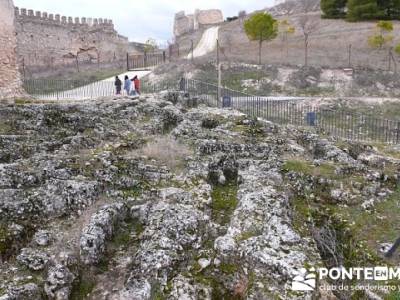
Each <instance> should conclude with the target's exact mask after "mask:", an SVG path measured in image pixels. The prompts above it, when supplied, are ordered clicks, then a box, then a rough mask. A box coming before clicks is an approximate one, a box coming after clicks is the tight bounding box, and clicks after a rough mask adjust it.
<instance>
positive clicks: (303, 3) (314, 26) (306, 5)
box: [298, 0, 320, 66]
mask: <svg viewBox="0 0 400 300" xmlns="http://www.w3.org/2000/svg"><path fill="white" fill-rule="evenodd" d="M299 5H300V9H301V15H300V16H299V17H298V26H299V28H300V32H301V33H302V35H303V40H304V65H305V66H308V50H309V43H310V36H311V35H312V34H313V33H315V32H316V31H317V30H318V29H319V24H320V22H319V20H318V18H314V17H313V16H312V15H311V14H310V13H311V12H312V11H313V8H314V5H315V1H313V0H299Z"/></svg>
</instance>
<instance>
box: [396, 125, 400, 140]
mask: <svg viewBox="0 0 400 300" xmlns="http://www.w3.org/2000/svg"><path fill="white" fill-rule="evenodd" d="M399 138H400V121H398V122H397V129H396V144H398V143H399Z"/></svg>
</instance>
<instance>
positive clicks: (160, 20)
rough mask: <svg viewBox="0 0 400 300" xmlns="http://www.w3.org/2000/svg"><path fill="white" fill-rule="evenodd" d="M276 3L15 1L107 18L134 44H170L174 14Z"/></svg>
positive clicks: (228, 13) (214, 0) (230, 10)
mask: <svg viewBox="0 0 400 300" xmlns="http://www.w3.org/2000/svg"><path fill="white" fill-rule="evenodd" d="M274 3H275V0H62V1H60V0H14V5H15V6H18V7H20V8H27V9H33V10H40V11H47V12H48V13H54V14H56V13H58V14H61V15H65V16H71V17H87V18H90V17H92V18H107V19H112V20H113V21H114V24H115V27H116V29H117V30H118V32H119V33H120V34H122V35H125V36H127V37H129V39H130V40H131V41H140V42H144V41H145V40H147V38H149V37H153V38H155V39H156V40H158V41H160V42H161V41H164V42H165V41H167V40H168V39H170V38H171V37H172V27H173V19H174V14H175V13H176V12H178V11H181V10H185V11H186V13H187V14H188V13H193V12H194V10H195V9H196V8H199V9H209V8H219V9H221V10H222V11H223V13H224V17H225V18H226V17H229V16H234V15H237V13H238V11H240V10H246V11H248V12H251V11H254V10H257V9H262V8H265V7H268V6H271V5H273V4H274Z"/></svg>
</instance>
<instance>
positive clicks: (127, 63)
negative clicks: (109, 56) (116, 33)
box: [126, 52, 129, 71]
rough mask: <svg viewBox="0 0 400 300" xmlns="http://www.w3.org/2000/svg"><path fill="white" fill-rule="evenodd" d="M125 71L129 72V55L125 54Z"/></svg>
mask: <svg viewBox="0 0 400 300" xmlns="http://www.w3.org/2000/svg"><path fill="white" fill-rule="evenodd" d="M126 70H127V71H129V53H128V52H127V53H126Z"/></svg>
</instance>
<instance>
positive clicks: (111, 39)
mask: <svg viewBox="0 0 400 300" xmlns="http://www.w3.org/2000/svg"><path fill="white" fill-rule="evenodd" d="M15 18H16V31H17V45H18V47H17V49H18V59H19V64H20V65H22V64H23V66H24V67H38V68H40V67H42V68H46V67H54V66H62V65H68V64H71V63H75V62H76V60H77V59H78V61H91V62H94V63H97V62H99V63H107V62H111V61H116V60H122V59H124V58H125V57H126V53H127V51H128V48H129V42H128V39H127V38H125V37H123V36H120V35H119V34H118V33H117V32H116V31H115V29H114V25H113V22H112V21H111V20H107V19H91V18H72V17H65V16H60V15H57V14H56V15H54V14H49V13H46V12H39V11H37V12H34V11H33V10H26V9H24V8H22V9H18V8H15Z"/></svg>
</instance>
